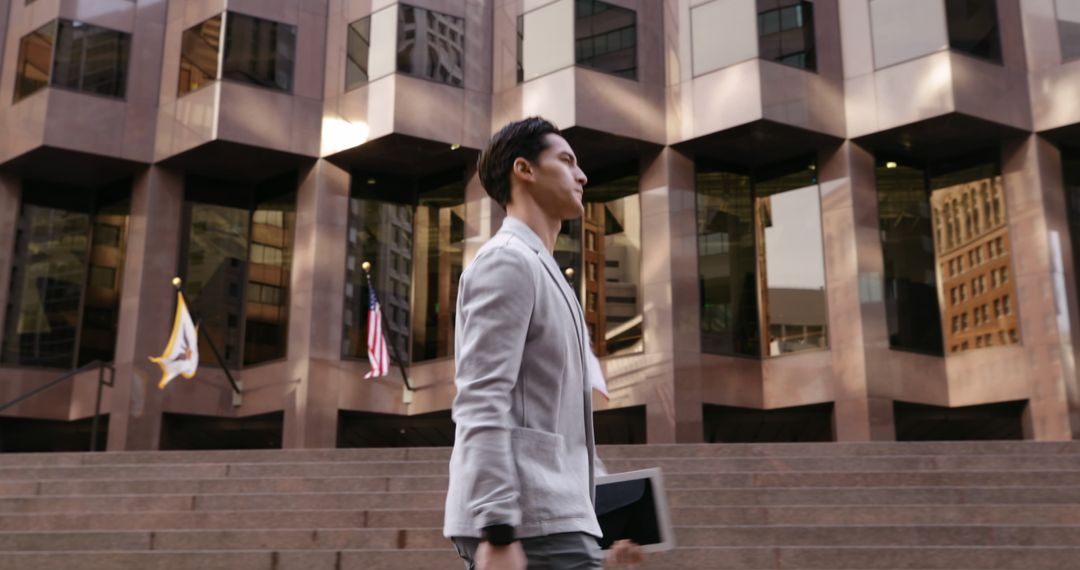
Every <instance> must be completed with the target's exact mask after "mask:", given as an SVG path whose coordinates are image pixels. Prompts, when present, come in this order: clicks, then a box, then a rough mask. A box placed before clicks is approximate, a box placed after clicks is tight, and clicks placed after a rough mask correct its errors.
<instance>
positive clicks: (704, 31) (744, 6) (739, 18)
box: [690, 0, 780, 77]
mask: <svg viewBox="0 0 1080 570" xmlns="http://www.w3.org/2000/svg"><path fill="white" fill-rule="evenodd" d="M756 11H757V10H756V9H755V5H754V3H753V2H747V1H746V0H714V1H712V2H707V3H705V4H701V5H698V6H694V7H693V8H691V9H690V33H691V43H692V52H693V68H694V76H695V77H697V76H698V75H702V74H705V73H708V72H710V71H715V70H717V69H722V68H724V67H727V66H729V65H733V64H736V63H739V62H742V61H746V60H748V59H752V58H754V57H757V56H758V34H759V32H758V30H760V29H766V30H773V29H776V30H779V28H780V14H779V12H774V13H772V14H771V15H767V16H765V21H762V22H760V24H759V26H760V27H755V25H754V18H755V17H756ZM770 33H771V32H770Z"/></svg>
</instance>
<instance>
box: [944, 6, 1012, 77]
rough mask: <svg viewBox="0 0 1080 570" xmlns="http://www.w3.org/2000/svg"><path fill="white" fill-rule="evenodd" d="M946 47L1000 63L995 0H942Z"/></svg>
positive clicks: (999, 41) (999, 37)
mask: <svg viewBox="0 0 1080 570" xmlns="http://www.w3.org/2000/svg"><path fill="white" fill-rule="evenodd" d="M945 18H946V20H947V22H948V26H949V47H950V48H952V49H954V50H957V51H962V52H964V53H967V54H971V55H975V56H978V57H982V58H985V59H989V60H991V61H995V62H997V63H1001V36H1000V34H999V33H998V19H997V0H945Z"/></svg>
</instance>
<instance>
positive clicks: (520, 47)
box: [517, 16, 525, 83]
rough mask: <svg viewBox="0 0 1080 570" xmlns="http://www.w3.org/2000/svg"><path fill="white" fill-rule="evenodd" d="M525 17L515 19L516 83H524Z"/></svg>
mask: <svg viewBox="0 0 1080 570" xmlns="http://www.w3.org/2000/svg"><path fill="white" fill-rule="evenodd" d="M524 50H525V16H518V17H517V82H518V83H521V82H522V81H525V62H524V55H525V54H524Z"/></svg>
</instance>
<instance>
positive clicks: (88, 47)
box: [52, 20, 131, 97]
mask: <svg viewBox="0 0 1080 570" xmlns="http://www.w3.org/2000/svg"><path fill="white" fill-rule="evenodd" d="M57 30H58V31H57V39H56V57H55V65H54V66H53V79H52V83H53V85H57V86H59V87H66V88H68V89H75V90H78V91H84V92H87V93H95V94H97V95H107V96H110V97H123V96H124V90H125V88H126V85H127V67H128V55H129V52H130V49H131V34H126V33H124V32H116V31H113V30H108V29H105V28H100V27H98V26H91V25H89V24H84V23H82V22H77V21H76V22H73V21H69V20H60V21H59V24H58V28H57Z"/></svg>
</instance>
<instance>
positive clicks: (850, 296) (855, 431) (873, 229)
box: [819, 141, 896, 441]
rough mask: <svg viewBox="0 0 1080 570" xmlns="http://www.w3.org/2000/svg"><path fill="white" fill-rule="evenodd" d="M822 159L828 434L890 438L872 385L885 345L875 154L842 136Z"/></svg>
mask: <svg viewBox="0 0 1080 570" xmlns="http://www.w3.org/2000/svg"><path fill="white" fill-rule="evenodd" d="M819 163H820V167H819V168H820V178H819V180H820V185H821V217H822V230H823V233H824V244H825V274H826V286H825V290H826V294H827V298H828V306H829V330H830V334H829V346H830V352H831V355H832V366H833V372H834V378H835V383H834V385H833V397H834V407H833V412H834V416H833V433H834V436H835V437H836V440H837V441H874V440H894V439H896V430H895V426H894V423H893V414H892V400H890V399H888V398H883V397H881V394H882V393H883V390H875V386H874V383H873V379H874V378H876V377H878V376H879V374H880V371H877V370H875V369H874V363H875V361H883V360H884V358H883V357H884V356H885V355H883V354H881V352H882V351H888V350H889V335H888V328H887V325H886V318H885V303H884V299H883V297H882V282H883V273H884V261H883V258H882V252H881V237H880V235H881V234H880V229H879V227H878V208H877V193H876V189H875V182H874V157H873V155H871V154H870V153H869V152H867V151H866V150H864V149H863V148H861V147H859V146H858V145H855V144H853V143H851V142H850V141H846V142H843V143H841V144H840V145H839V146H838V147H837V148H835V149H830V150H826V151H823V152H821V153H820V154H819ZM875 354H877V355H878V358H876V359H875Z"/></svg>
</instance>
